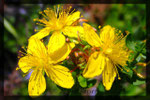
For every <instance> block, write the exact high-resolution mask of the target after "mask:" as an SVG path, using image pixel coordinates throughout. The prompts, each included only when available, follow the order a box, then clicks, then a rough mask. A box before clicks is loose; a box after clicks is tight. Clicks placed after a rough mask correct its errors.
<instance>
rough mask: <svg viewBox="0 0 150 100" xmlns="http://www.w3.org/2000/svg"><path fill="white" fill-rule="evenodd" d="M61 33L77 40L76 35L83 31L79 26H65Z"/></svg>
mask: <svg viewBox="0 0 150 100" xmlns="http://www.w3.org/2000/svg"><path fill="white" fill-rule="evenodd" d="M62 31H63V33H64V34H65V35H67V36H69V37H75V38H78V35H80V34H83V32H84V30H83V27H81V26H66V27H65V28H64V29H63V30H62Z"/></svg>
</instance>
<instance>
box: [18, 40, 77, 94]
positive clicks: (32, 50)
mask: <svg viewBox="0 0 150 100" xmlns="http://www.w3.org/2000/svg"><path fill="white" fill-rule="evenodd" d="M74 46H75V45H74V44H73V43H67V44H66V45H65V46H63V47H62V48H61V50H58V51H57V52H54V54H53V55H51V54H50V53H49V51H50V50H51V49H53V48H49V47H48V48H47V47H45V45H44V44H43V42H41V41H40V40H39V39H36V38H32V39H30V41H29V44H28V48H27V54H26V55H25V56H24V57H22V58H20V59H19V62H18V65H19V69H21V70H22V71H23V72H24V73H27V72H30V71H31V70H32V74H31V76H30V79H29V84H28V92H29V95H30V96H38V95H41V94H42V93H43V92H44V91H45V89H46V81H45V78H44V72H45V73H46V75H47V76H48V77H49V78H50V79H51V80H52V81H53V82H55V83H56V84H57V85H59V86H61V87H63V88H71V87H72V86H73V85H74V80H73V77H72V74H71V72H70V71H69V69H68V68H66V67H64V66H62V65H58V63H59V62H60V61H63V60H64V59H65V58H66V57H67V56H68V55H69V53H70V52H71V49H72V48H73V47H74Z"/></svg>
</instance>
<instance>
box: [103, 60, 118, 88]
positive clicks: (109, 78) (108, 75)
mask: <svg viewBox="0 0 150 100" xmlns="http://www.w3.org/2000/svg"><path fill="white" fill-rule="evenodd" d="M102 76H103V85H104V86H105V89H106V90H110V89H111V87H112V84H113V82H114V80H115V77H116V69H115V65H114V64H113V63H112V61H111V60H109V59H108V58H107V59H106V65H105V68H104V71H103V74H102Z"/></svg>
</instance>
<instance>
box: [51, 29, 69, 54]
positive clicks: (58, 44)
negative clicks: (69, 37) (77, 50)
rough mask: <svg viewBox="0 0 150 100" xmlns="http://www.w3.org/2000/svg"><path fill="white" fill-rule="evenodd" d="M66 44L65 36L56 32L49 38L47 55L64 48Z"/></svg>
mask: <svg viewBox="0 0 150 100" xmlns="http://www.w3.org/2000/svg"><path fill="white" fill-rule="evenodd" d="M65 43H66V40H65V36H64V35H63V34H62V33H60V32H58V31H56V32H54V33H53V34H52V36H51V37H50V40H49V43H48V52H49V54H52V53H53V52H55V51H57V50H59V49H60V48H62V46H64V45H65Z"/></svg>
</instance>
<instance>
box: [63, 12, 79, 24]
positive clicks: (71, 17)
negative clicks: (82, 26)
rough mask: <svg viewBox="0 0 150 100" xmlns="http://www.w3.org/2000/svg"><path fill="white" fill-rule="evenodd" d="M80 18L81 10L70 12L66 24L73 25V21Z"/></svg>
mask: <svg viewBox="0 0 150 100" xmlns="http://www.w3.org/2000/svg"><path fill="white" fill-rule="evenodd" d="M79 18H80V12H79V11H76V12H74V13H72V14H70V15H69V16H68V17H67V24H66V25H71V24H72V23H73V22H75V21H76V20H78V19H79Z"/></svg>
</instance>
